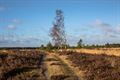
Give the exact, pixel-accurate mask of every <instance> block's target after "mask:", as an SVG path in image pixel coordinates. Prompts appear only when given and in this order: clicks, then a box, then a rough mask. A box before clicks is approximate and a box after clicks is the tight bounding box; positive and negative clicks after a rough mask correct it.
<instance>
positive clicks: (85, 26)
mask: <svg viewBox="0 0 120 80" xmlns="http://www.w3.org/2000/svg"><path fill="white" fill-rule="evenodd" d="M57 9H60V10H62V11H63V15H64V19H65V20H64V24H65V31H66V38H67V43H68V44H70V45H76V43H77V42H78V40H79V39H82V40H83V43H84V44H105V43H120V0H0V47H38V46H40V45H41V44H47V43H48V42H49V41H51V38H50V36H49V32H50V29H51V27H53V22H54V21H55V16H56V13H55V12H56V10H57Z"/></svg>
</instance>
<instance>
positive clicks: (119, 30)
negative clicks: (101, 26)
mask: <svg viewBox="0 0 120 80" xmlns="http://www.w3.org/2000/svg"><path fill="white" fill-rule="evenodd" d="M116 30H117V31H118V32H120V24H118V26H117V29H116Z"/></svg>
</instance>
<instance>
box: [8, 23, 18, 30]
mask: <svg viewBox="0 0 120 80" xmlns="http://www.w3.org/2000/svg"><path fill="white" fill-rule="evenodd" d="M16 27H17V26H16V25H15V24H10V25H8V26H7V29H9V30H15V29H16Z"/></svg>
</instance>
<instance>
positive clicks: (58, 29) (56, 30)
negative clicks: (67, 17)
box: [50, 10, 66, 48]
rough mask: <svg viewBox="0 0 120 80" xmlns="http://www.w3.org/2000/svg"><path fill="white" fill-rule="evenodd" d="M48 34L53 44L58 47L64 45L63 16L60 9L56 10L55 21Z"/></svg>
mask: <svg viewBox="0 0 120 80" xmlns="http://www.w3.org/2000/svg"><path fill="white" fill-rule="evenodd" d="M50 36H51V38H52V40H53V43H54V46H56V47H58V48H60V47H65V46H66V35H65V27H64V17H63V12H62V11H61V10H56V17H55V22H54V24H53V27H52V28H51V30H50Z"/></svg>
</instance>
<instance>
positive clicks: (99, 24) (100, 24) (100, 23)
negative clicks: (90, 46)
mask: <svg viewBox="0 0 120 80" xmlns="http://www.w3.org/2000/svg"><path fill="white" fill-rule="evenodd" d="M93 26H95V27H98V28H100V29H101V30H102V31H104V32H105V33H111V32H114V29H113V28H112V25H111V24H109V23H106V22H103V21H101V20H96V21H95V22H94V23H93Z"/></svg>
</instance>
